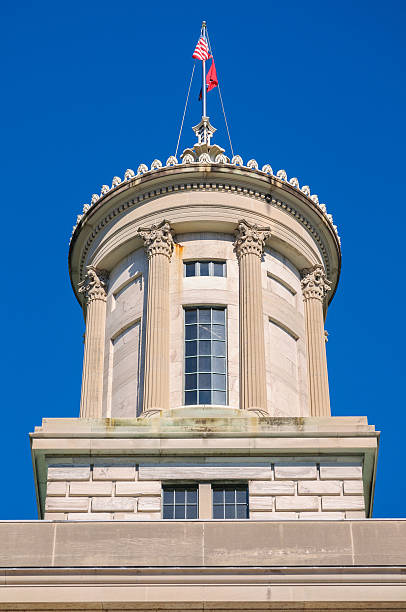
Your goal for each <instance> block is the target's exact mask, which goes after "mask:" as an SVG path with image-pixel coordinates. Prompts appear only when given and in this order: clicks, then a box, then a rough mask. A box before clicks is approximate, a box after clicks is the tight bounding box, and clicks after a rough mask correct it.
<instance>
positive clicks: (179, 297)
mask: <svg viewBox="0 0 406 612" xmlns="http://www.w3.org/2000/svg"><path fill="white" fill-rule="evenodd" d="M176 240H177V245H176V247H175V250H174V253H173V255H172V258H171V264H170V321H171V323H170V407H171V408H175V407H178V406H181V405H183V403H184V396H183V384H184V371H183V370H184V329H183V325H184V324H183V316H184V315H183V309H184V307H185V306H194V305H205V304H207V305H209V304H210V305H220V306H225V307H226V308H227V350H228V371H227V393H228V405H229V406H231V407H233V408H238V407H239V403H240V402H239V353H240V347H239V269H238V261H237V257H236V254H235V252H234V248H233V241H234V236H233V235H231V234H221V233H210V232H203V233H192V234H179V235H177V236H176ZM204 259H214V260H216V259H217V260H224V261H225V262H226V270H227V272H226V277H224V278H220V277H214V276H209V277H203V276H202V277H200V276H195V277H189V278H185V277H184V270H183V264H184V261H187V260H204ZM147 283H148V261H147V258H146V255H145V253H144V249H143V248H139V249H137V250H136V251H134V252H133V253H131V254H130V255H128V256H127V257H125V258H124V259H123V260H122V261H121V262H120V263H119V264H118V265H117V266H116V267H115V268H114V269H113V270H112V272H111V274H110V278H109V286H108V296H107V316H106V340H105V359H104V383H103V415H104V416H106V417H113V418H132V417H135V416H137V415H139V414H140V412H141V410H142V394H143V380H142V374H143V367H144V364H143V356H144V348H145V325H144V322H145V312H146V296H147ZM262 288H263V315H264V338H265V351H266V367H267V372H266V376H267V380H266V382H267V409H268V412H269V414H271V415H272V416H306V415H308V414H309V407H308V382H307V365H306V353H305V327H304V317H303V299H302V294H301V287H300V274H299V271H298V270H297V269H296V268H295V267H294V266H293V264H292V263H291V262H289V260H287V259H286V257H284V256H282V255H281V254H279V253H278V252H277V251H273V250H270V249H267V250H266V252H265V254H264V257H263V262H262ZM157 384H159V381H157Z"/></svg>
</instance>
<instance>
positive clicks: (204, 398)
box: [199, 391, 211, 404]
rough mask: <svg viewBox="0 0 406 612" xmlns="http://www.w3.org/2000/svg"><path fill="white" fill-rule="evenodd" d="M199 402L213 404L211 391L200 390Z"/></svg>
mask: <svg viewBox="0 0 406 612" xmlns="http://www.w3.org/2000/svg"><path fill="white" fill-rule="evenodd" d="M199 404H211V391H199Z"/></svg>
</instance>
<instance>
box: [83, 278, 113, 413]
mask: <svg viewBox="0 0 406 612" xmlns="http://www.w3.org/2000/svg"><path fill="white" fill-rule="evenodd" d="M107 279H108V274H107V272H106V271H105V270H97V269H96V268H94V267H93V266H88V267H87V268H86V276H85V278H84V279H83V281H82V282H81V283H79V285H78V290H79V293H83V295H84V298H85V303H86V334H85V353H84V357H83V375H82V396H81V400H80V416H81V417H84V418H101V417H102V394H103V361H104V338H105V326H106V287H107Z"/></svg>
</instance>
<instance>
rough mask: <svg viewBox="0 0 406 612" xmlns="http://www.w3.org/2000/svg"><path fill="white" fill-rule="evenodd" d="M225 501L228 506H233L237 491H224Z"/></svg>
mask: <svg viewBox="0 0 406 612" xmlns="http://www.w3.org/2000/svg"><path fill="white" fill-rule="evenodd" d="M224 499H225V502H226V504H233V503H234V501H235V490H234V488H232V489H226V490H225V491H224Z"/></svg>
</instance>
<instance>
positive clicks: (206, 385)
mask: <svg viewBox="0 0 406 612" xmlns="http://www.w3.org/2000/svg"><path fill="white" fill-rule="evenodd" d="M199 389H211V374H199Z"/></svg>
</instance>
